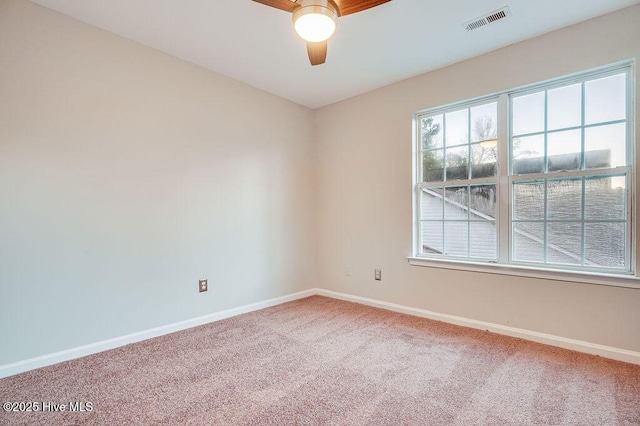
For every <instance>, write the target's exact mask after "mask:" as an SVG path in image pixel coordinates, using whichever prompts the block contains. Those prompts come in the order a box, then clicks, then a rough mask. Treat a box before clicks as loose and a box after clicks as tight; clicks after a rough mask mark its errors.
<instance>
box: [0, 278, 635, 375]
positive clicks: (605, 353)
mask: <svg viewBox="0 0 640 426" xmlns="http://www.w3.org/2000/svg"><path fill="white" fill-rule="evenodd" d="M316 294H317V295H320V296H325V297H330V298H333V299H339V300H345V301H348V302H355V303H360V304H363V305H367V306H372V307H376V308H382V309H386V310H389V311H393V312H399V313H403V314H407V315H413V316H417V317H422V318H428V319H432V320H436V321H442V322H446V323H449V324H455V325H460V326H463V327H470V328H475V329H479V330H487V331H490V332H492V333H497V334H502V335H505V336H512V337H519V338H521V339H525V340H531V341H534V342H538V343H543V344H546V345H551V346H557V347H560V348H565V349H570V350H574V351H577V352H584V353H588V354H591V355H598V356H601V357H604V358H609V359H615V360H618V361H624V362H629V363H632V364H638V365H640V352H634V351H629V350H626V349H619V348H615V347H612V346H605V345H598V344H595V343H589V342H584V341H581V340H573V339H567V338H565V337H560V336H554V335H551V334H545V333H538V332H536V331H529V330H524V329H521V328H514V327H507V326H504V325H500V324H493V323H489V322H484V321H477V320H473V319H469V318H464V317H458V316H455V315H448V314H440V313H437V312H432V311H427V310H425V309H418V308H411V307H408V306H403V305H397V304H395V303H390V302H385V301H382V300H376V299H369V298H366V297H360V296H353V295H350V294H345V293H338V292H335V291H331V290H323V289H318V288H314V289H309V290H305V291H301V292H299V293H293V294H289V295H287V296H282V297H276V298H274V299H269V300H265V301H263V302H258V303H252V304H250V305H245V306H240V307H238V308H233V309H228V310H226V311H221V312H216V313H213V314H209V315H205V316H201V317H198V318H192V319H189V320H186V321H181V322H177V323H174V324H168V325H165V326H161V327H156V328H152V329H150V330H145V331H141V332H138V333H132V334H128V335H126V336H121V337H116V338H113V339H109V340H103V341H101V342H96V343H91V344H89V345H84V346H79V347H77V348H71V349H67V350H64V351H60V352H55V353H52V354H48V355H43V356H39V357H36V358H31V359H27V360H24V361H18V362H14V363H12V364H5V365H0V378H3V377H9V376H13V375H15V374H19V373H24V372H25V371H29V370H33V369H36V368H40V367H46V366H47V365H52V364H57V363H59V362H63V361H69V360H72V359H76V358H80V357H83V356H87V355H91V354H95V353H98V352H102V351H106V350H109V349H114V348H118V347H120V346H124V345H128V344H130V343H135V342H140V341H142V340H147V339H151V338H153V337H158V336H163V335H165V334H169V333H174V332H176V331H180V330H185V329H188V328H192V327H196V326H199V325H203V324H208V323H211V322H215V321H220V320H223V319H226V318H231V317H234V316H236V315H240V314H245V313H248V312H253V311H257V310H260V309H264V308H269V307H271V306H276V305H280V304H282V303H286V302H291V301H293V300H297V299H302V298H305V297H309V296H313V295H316Z"/></svg>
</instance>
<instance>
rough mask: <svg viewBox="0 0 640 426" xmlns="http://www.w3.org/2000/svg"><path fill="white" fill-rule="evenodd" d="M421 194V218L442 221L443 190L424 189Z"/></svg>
mask: <svg viewBox="0 0 640 426" xmlns="http://www.w3.org/2000/svg"><path fill="white" fill-rule="evenodd" d="M420 194H421V196H420V217H421V218H422V219H426V220H434V219H440V220H442V215H443V209H444V204H443V199H442V188H427V189H423V190H422V191H421V192H420Z"/></svg>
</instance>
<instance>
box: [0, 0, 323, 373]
mask: <svg viewBox="0 0 640 426" xmlns="http://www.w3.org/2000/svg"><path fill="white" fill-rule="evenodd" d="M312 120H313V111H311V110H308V109H306V108H304V107H301V106H299V105H295V104H293V103H291V102H288V101H285V100H283V99H280V98H278V97H275V96H273V95H270V94H267V93H265V92H262V91H258V90H256V89H253V88H250V87H248V86H246V85H243V84H241V83H238V82H236V81H233V80H230V79H228V78H225V77H222V76H220V75H217V74H214V73H212V72H210V71H207V70H204V69H202V68H199V67H197V66H194V65H192V64H189V63H187V62H184V61H181V60H178V59H175V58H173V57H170V56H168V55H165V54H162V53H160V52H157V51H155V50H152V49H149V48H146V47H143V46H141V45H139V44H136V43H133V42H131V41H128V40H125V39H123V38H120V37H117V36H114V35H111V34H109V33H107V32H105V31H102V30H99V29H96V28H94V27H90V26H88V25H85V24H82V23H80V22H78V21H75V20H73V19H70V18H68V17H65V16H63V15H60V14H58V13H55V12H53V11H50V10H48V9H45V8H42V7H40V6H36V5H34V4H32V3H30V2H28V1H25V0H0V365H2V364H7V363H11V362H14V361H19V360H24V359H28V358H31V357H35V356H39V355H43V354H48V353H52V352H55V351H60V350H63V349H69V348H74V347H77V346H80V345H84V344H89V343H92V342H97V341H101V340H104V339H109V338H113V337H118V336H123V335H126V334H128V333H133V332H138V331H142V330H147V329H150V328H152V327H156V326H161V325H165V324H170V323H174V322H177V321H181V320H186V319H191V318H195V317H198V316H202V315H205V314H209V313H212V312H217V311H221V310H224V309H228V308H231V307H237V306H242V305H246V304H249V303H252V302H257V301H263V300H266V299H269V298H273V297H277V296H282V295H286V294H291V293H294V292H297V291H300V290H304V289H308V288H312V287H314V285H315V280H314V273H315V271H314V264H315V228H314V227H315V220H314V217H313V215H314V212H315V208H314V207H313V203H314V199H313V191H311V190H310V188H311V187H312V186H313V173H312V169H313V158H312V156H313V144H312V142H313V141H312V139H311V137H310V132H309V130H310V129H311V128H312V125H313V121H312ZM201 277H202V278H204V277H206V278H208V279H209V287H210V289H209V292H208V293H203V294H199V293H198V291H197V284H198V279H199V278H201Z"/></svg>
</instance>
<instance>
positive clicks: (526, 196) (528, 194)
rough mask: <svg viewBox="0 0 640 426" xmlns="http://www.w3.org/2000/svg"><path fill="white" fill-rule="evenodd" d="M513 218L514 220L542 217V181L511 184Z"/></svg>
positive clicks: (539, 218)
mask: <svg viewBox="0 0 640 426" xmlns="http://www.w3.org/2000/svg"><path fill="white" fill-rule="evenodd" d="M513 218H514V219H515V220H542V219H544V182H542V181H537V182H518V183H514V184H513Z"/></svg>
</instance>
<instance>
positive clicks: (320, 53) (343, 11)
mask: <svg viewBox="0 0 640 426" xmlns="http://www.w3.org/2000/svg"><path fill="white" fill-rule="evenodd" d="M253 1H255V2H257V3H262V4H265V5H267V6H271V7H275V8H276V9H280V10H284V11H287V12H291V13H293V26H294V28H295V30H296V32H297V33H298V35H299V36H300V37H302V38H303V39H304V40H305V41H306V42H307V53H308V54H309V61H311V65H320V64H324V62H325V60H326V58H327V40H328V39H329V37H331V35H332V34H333V32H334V31H335V29H336V23H337V21H338V17H340V16H346V15H350V14H352V13H357V12H362V11H363V10H367V9H371V8H372V7H375V6H379V5H381V4H383V3H386V2H388V1H391V0H253Z"/></svg>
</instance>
